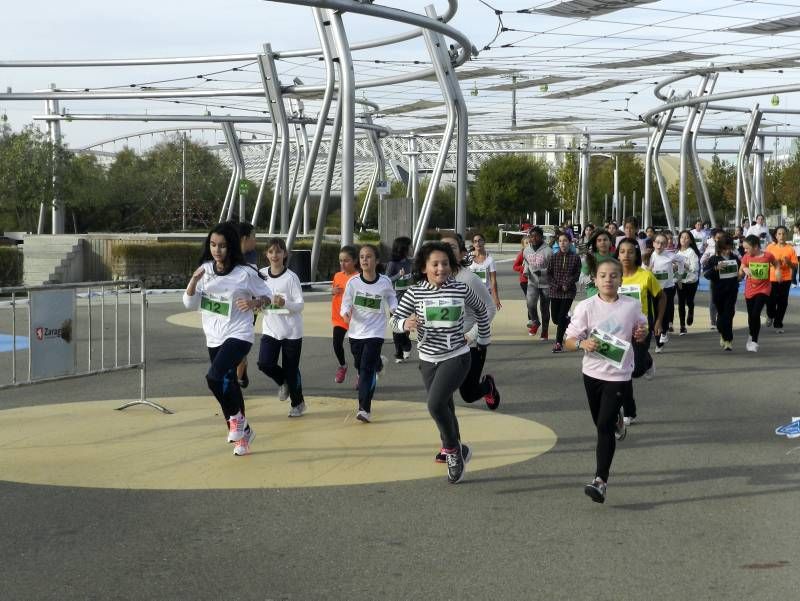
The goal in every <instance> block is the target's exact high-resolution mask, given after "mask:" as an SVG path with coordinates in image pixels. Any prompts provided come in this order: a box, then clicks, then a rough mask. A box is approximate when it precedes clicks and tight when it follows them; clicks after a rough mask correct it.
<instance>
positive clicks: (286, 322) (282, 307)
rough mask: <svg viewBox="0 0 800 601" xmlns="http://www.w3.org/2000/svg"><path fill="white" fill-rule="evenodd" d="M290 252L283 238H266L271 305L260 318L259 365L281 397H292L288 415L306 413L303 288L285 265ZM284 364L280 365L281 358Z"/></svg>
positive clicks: (264, 270) (282, 398)
mask: <svg viewBox="0 0 800 601" xmlns="http://www.w3.org/2000/svg"><path fill="white" fill-rule="evenodd" d="M288 258H289V253H288V252H287V250H286V242H284V240H283V239H282V238H270V239H269V241H267V261H269V266H268V267H265V268H264V269H262V270H261V271H260V272H259V273H261V275H262V276H264V277H265V278H266V279H267V281H268V282H269V287H270V289H271V290H272V304H270V305H268V306H266V307H264V309H263V311H262V319H261V331H262V334H263V335H262V336H261V347H260V348H259V351H258V368H259V369H260V370H261V371H263V372H264V373H265V374H266V375H267V376H269V377H270V378H272V379H273V380H274V381H275V383H276V384H277V385H278V387H279V388H278V399H279V400H281V401H285V400H286V399H287V398H291V400H292V403H291V408H290V409H289V417H300V416H301V415H303V413H305V412H306V402H305V399H304V398H303V385H302V383H301V378H300V353H301V351H302V350H303V317H302V312H303V306H304V302H303V289H302V287H301V286H300V278H298V277H297V275H296V274H295V273H294V272H293V271H291V270H289V269H287V268H286V261H287V260H288ZM279 356H281V357H282V364H281V365H279V364H278V357H279Z"/></svg>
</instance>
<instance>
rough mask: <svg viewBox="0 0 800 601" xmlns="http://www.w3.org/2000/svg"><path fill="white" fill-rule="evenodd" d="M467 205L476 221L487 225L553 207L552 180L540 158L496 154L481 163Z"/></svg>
mask: <svg viewBox="0 0 800 601" xmlns="http://www.w3.org/2000/svg"><path fill="white" fill-rule="evenodd" d="M470 206H471V208H472V209H473V214H474V215H475V217H476V219H477V222H478V223H480V224H487V225H488V224H496V223H500V222H503V221H510V222H513V221H517V220H519V219H520V218H521V217H522V216H524V215H525V214H526V213H531V212H533V211H544V210H552V209H554V208H555V207H556V194H555V179H554V177H553V176H552V175H551V174H550V169H549V167H548V165H547V163H545V162H544V161H543V160H541V159H530V158H528V157H525V156H519V155H500V156H496V157H493V158H491V159H489V160H488V161H486V162H485V163H483V164H482V165H481V168H480V171H479V173H478V176H477V179H476V181H475V185H474V186H473V188H472V199H471V202H470Z"/></svg>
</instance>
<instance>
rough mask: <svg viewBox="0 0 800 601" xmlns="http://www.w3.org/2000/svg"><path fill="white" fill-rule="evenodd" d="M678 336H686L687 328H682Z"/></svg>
mask: <svg viewBox="0 0 800 601" xmlns="http://www.w3.org/2000/svg"><path fill="white" fill-rule="evenodd" d="M678 336H686V328H681V331H680V332H678Z"/></svg>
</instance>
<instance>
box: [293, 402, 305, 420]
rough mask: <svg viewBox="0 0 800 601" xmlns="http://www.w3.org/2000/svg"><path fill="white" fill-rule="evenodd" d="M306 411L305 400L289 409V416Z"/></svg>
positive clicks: (296, 415) (298, 414)
mask: <svg viewBox="0 0 800 601" xmlns="http://www.w3.org/2000/svg"><path fill="white" fill-rule="evenodd" d="M305 412H306V402H305V401H303V402H302V403H300V404H299V405H298V406H297V407H292V408H291V409H289V417H300V416H301V415H303V414H304V413H305Z"/></svg>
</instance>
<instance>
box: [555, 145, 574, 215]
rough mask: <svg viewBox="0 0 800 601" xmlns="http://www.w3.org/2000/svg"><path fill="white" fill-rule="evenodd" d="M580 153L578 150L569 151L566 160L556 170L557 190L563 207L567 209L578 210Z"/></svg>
mask: <svg viewBox="0 0 800 601" xmlns="http://www.w3.org/2000/svg"><path fill="white" fill-rule="evenodd" d="M579 170H580V155H579V154H578V153H577V152H568V153H566V155H565V157H564V162H563V163H561V166H559V168H558V169H557V170H556V174H555V180H556V181H555V191H556V195H557V196H558V198H559V200H560V203H561V207H562V208H563V209H565V210H567V211H573V210H577V208H578V207H577V201H578V191H579V188H580V180H579V178H578V175H579Z"/></svg>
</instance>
